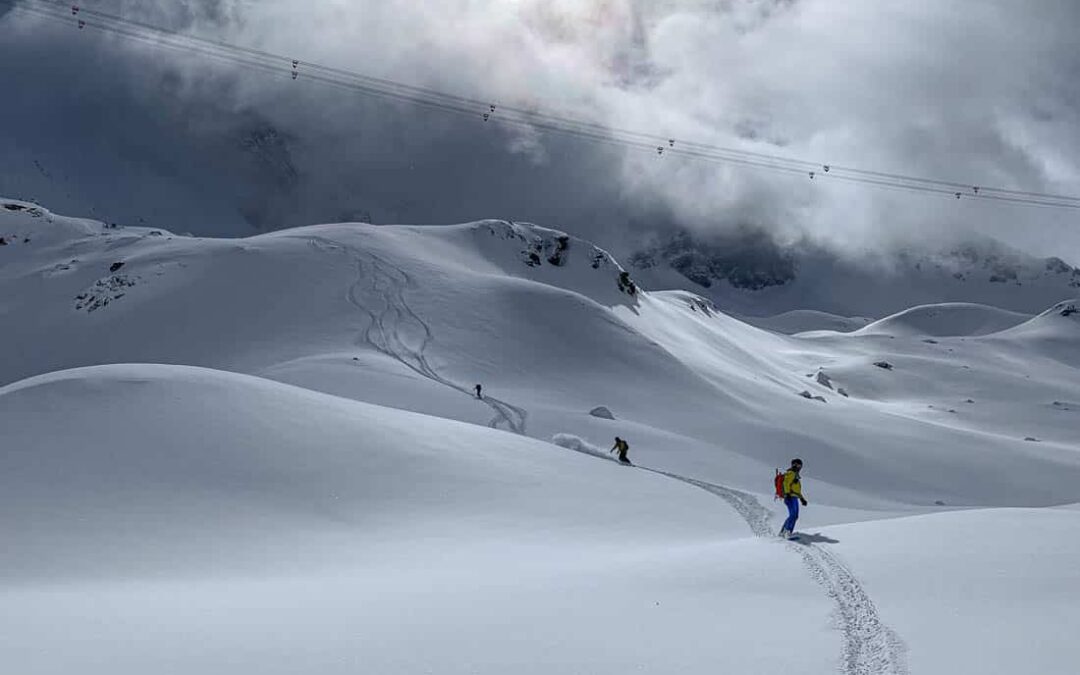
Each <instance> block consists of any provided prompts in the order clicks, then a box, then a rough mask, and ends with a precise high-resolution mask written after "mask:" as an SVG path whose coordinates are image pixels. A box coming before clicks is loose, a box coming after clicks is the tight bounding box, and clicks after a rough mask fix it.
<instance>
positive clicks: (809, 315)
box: [739, 309, 874, 335]
mask: <svg viewBox="0 0 1080 675" xmlns="http://www.w3.org/2000/svg"><path fill="white" fill-rule="evenodd" d="M739 318H740V319H741V320H742V321H745V322H746V323H749V324H750V325H752V326H757V327H758V328H764V329H766V330H771V331H774V332H776V333H783V334H784V335H795V334H797V333H806V332H809V331H816V330H831V331H836V332H838V333H850V332H851V331H854V330H858V329H860V328H862V327H864V326H866V325H868V324H871V323H873V321H874V320H873V319H870V318H868V317H865V316H838V315H836V314H829V313H828V312H818V311H815V310H812V309H793V310H790V311H787V312H781V313H780V314H776V315H775V316H767V317H755V316H742V315H740V316H739Z"/></svg>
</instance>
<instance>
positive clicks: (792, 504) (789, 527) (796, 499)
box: [780, 458, 806, 539]
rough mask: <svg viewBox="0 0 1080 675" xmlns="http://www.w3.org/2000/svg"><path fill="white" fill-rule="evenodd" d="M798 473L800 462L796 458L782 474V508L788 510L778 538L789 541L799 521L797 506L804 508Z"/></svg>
mask: <svg viewBox="0 0 1080 675" xmlns="http://www.w3.org/2000/svg"><path fill="white" fill-rule="evenodd" d="M800 471H802V460H801V459H798V458H796V459H793V460H791V468H790V469H788V470H787V471H786V472H785V473H784V482H783V485H782V488H781V490H782V492H783V495H784V506H786V507H787V510H788V517H787V520H785V521H784V526H783V527H782V528H780V536H781V537H783V538H784V539H791V535H792V532H794V530H795V521H796V520H798V519H799V504H800V503H801V504H802V505H803V506H806V499H805V498H804V497H803V495H802V482H801V481H800V479H799V472H800Z"/></svg>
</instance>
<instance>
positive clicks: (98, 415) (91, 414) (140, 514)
mask: <svg viewBox="0 0 1080 675" xmlns="http://www.w3.org/2000/svg"><path fill="white" fill-rule="evenodd" d="M0 201H2V202H3V204H5V208H3V209H0V237H3V238H4V244H5V245H3V246H0V317H2V320H3V325H4V330H3V331H2V332H0V385H6V386H4V387H3V388H0V428H3V429H4V430H5V435H4V439H5V443H4V453H3V455H2V457H0V461H2V462H3V466H0V481H2V483H0V488H2V489H0V494H2V495H3V496H2V497H0V499H2V500H3V501H4V504H5V509H4V514H5V515H4V518H5V526H6V527H5V531H6V532H9V533H10V541H12V542H14V544H13V545H12V546H10V547H7V548H6V549H5V552H4V553H3V554H0V567H2V568H3V570H4V577H5V579H9V580H10V581H8V582H6V583H5V585H4V587H3V589H2V590H3V592H4V593H5V597H6V598H7V601H6V603H5V604H6V606H9V607H15V608H17V610H18V611H16V612H14V613H9V614H8V616H9V617H10V618H8V619H5V620H4V628H3V631H0V632H3V633H4V634H6V635H11V636H14V638H13V640H12V642H13V644H15V645H18V651H17V652H16V654H17V658H18V659H19V662H20V663H24V664H26V666H27V667H26V668H25V669H26V670H36V671H38V672H61V671H68V670H71V669H72V668H74V667H76V664H83V665H84V666H85V664H87V663H95V664H106V663H108V664H110V666H117V664H119V666H118V667H119V669H120V672H127V671H130V672H144V671H145V670H146V669H148V668H149V669H152V670H154V671H155V672H160V671H161V668H162V666H161V664H162V662H163V661H162V659H161V658H155V657H158V656H160V655H161V654H165V655H167V656H168V658H167V659H165V660H164V661H165V662H167V663H168V664H169V665H168V666H165V670H166V672H174V671H175V672H191V671H192V670H200V671H203V672H226V671H229V672H236V671H237V670H252V671H255V670H257V671H259V672H295V670H296V669H297V668H301V667H302V668H305V669H315V670H319V671H320V672H338V671H341V672H344V671H346V670H349V671H350V672H353V671H355V668H356V666H357V664H360V663H363V664H364V665H365V666H367V667H368V668H370V669H372V670H373V671H379V672H403V673H412V672H417V673H420V672H462V673H465V672H470V673H488V672H491V673H495V672H500V673H501V672H506V671H507V670H512V671H514V672H536V673H550V672H590V673H604V672H612V673H614V672H624V671H626V670H628V669H631V670H638V671H642V672H686V673H697V672H701V673H705V672H715V671H716V670H718V669H719V670H724V671H732V672H767V671H768V670H771V669H773V664H774V662H775V653H776V652H775V645H776V642H777V640H783V641H785V644H786V645H788V647H789V648H791V649H795V650H797V651H798V653H799V654H800V661H801V663H802V669H803V670H808V671H809V672H830V671H834V670H836V669H839V670H840V672H845V673H900V672H908V669H909V668H910V672H920V673H922V672H931V673H954V672H958V670H957V669H966V668H971V669H974V670H978V671H979V672H984V673H1014V672H1018V669H1019V670H1020V671H1022V670H1023V668H1024V667H1025V665H1024V664H1030V663H1038V664H1039V672H1051V673H1052V672H1061V673H1065V672H1070V671H1069V668H1068V667H1067V666H1066V664H1068V663H1069V659H1068V658H1067V657H1066V655H1067V654H1068V652H1069V650H1070V649H1071V644H1072V640H1071V636H1069V635H1068V634H1067V633H1066V632H1065V631H1063V630H1062V631H1058V630H1056V629H1055V627H1059V626H1058V624H1056V623H1054V618H1055V617H1059V616H1060V615H1059V612H1060V611H1061V610H1062V608H1064V607H1069V606H1072V605H1075V602H1076V601H1077V600H1080V596H1078V595H1077V591H1075V590H1073V589H1076V588H1080V584H1077V583H1076V582H1077V581H1080V577H1078V573H1077V572H1076V571H1075V565H1073V564H1072V563H1071V562H1070V560H1072V559H1074V558H1075V555H1076V552H1077V550H1078V549H1077V545H1076V544H1075V543H1074V542H1075V540H1076V539H1075V537H1073V536H1071V535H1072V528H1074V527H1077V525H1076V519H1075V518H1073V517H1072V516H1073V513H1074V512H1073V511H1071V510H1068V509H1064V508H1060V507H1063V506H1067V505H1070V504H1075V503H1077V502H1080V493H1078V490H1077V488H1076V485H1078V484H1080V432H1078V430H1080V377H1078V375H1080V372H1078V371H1080V314H1078V313H1077V312H1076V311H1075V306H1076V302H1075V301H1066V302H1064V303H1061V304H1058V305H1054V306H1053V307H1052V308H1050V309H1047V307H1050V305H1051V304H1052V303H1046V307H1043V308H1042V309H1045V310H1046V311H1045V312H1042V313H1040V314H1039V315H1038V316H1030V317H1029V316H1025V315H1016V314H1015V313H1011V312H1006V311H1001V310H997V309H995V308H993V307H973V306H971V305H955V304H954V305H949V304H944V305H937V306H933V307H920V308H916V309H914V310H912V311H909V312H904V313H902V314H899V315H897V316H893V317H890V318H888V319H885V320H882V321H878V322H875V323H873V324H871V325H868V326H866V327H864V328H862V329H860V330H857V331H855V332H844V333H841V332H833V331H823V330H818V331H816V332H810V333H804V334H800V335H798V336H787V335H780V334H778V333H776V332H770V331H768V330H763V329H761V328H757V327H754V326H751V325H748V324H746V323H743V322H741V321H739V320H738V319H736V318H733V317H732V316H729V315H727V314H725V313H722V312H720V311H718V309H717V308H716V306H715V305H714V304H713V303H712V302H711V301H710V300H708V299H705V298H703V297H701V296H699V295H697V294H694V293H691V292H688V291H681V290H675V291H656V292H649V291H643V290H642V289H640V288H639V287H638V286H637V284H636V281H635V279H634V276H635V274H634V273H631V274H627V272H626V271H624V269H623V268H622V267H621V266H620V265H619V264H618V263H617V262H616V261H615V260H614V259H613V258H612V257H611V256H610V255H608V254H607V253H606V252H605V251H603V250H601V249H598V248H596V247H595V246H593V245H592V244H590V243H588V242H586V241H583V240H580V239H576V238H574V237H572V236H569V235H566V234H563V233H561V232H557V231H554V230H549V229H546V228H542V227H538V226H534V225H527V224H520V223H507V222H502V221H483V222H479V223H472V224H467V225H460V226H453V227H409V226H386V227H378V226H372V225H366V224H337V225H321V226H314V227H306V228H300V229H294V230H286V231H282V232H276V233H272V234H267V235H262V236H258V237H252V238H248V239H237V240H212V239H195V238H190V237H181V236H176V235H173V234H171V233H169V232H166V231H161V230H144V229H136V228H131V229H114V228H110V227H106V226H104V225H102V224H100V223H95V222H93V221H84V220H76V219H69V218H65V217H61V216H57V215H54V214H52V213H49V212H48V211H46V210H45V209H42V208H40V207H34V206H33V205H29V204H24V203H20V202H13V201H10V200H0ZM631 272H632V271H631ZM1032 314H1034V312H1032ZM103 364H117V365H103ZM140 364H143V365H140ZM153 364H159V365H153ZM160 364H172V365H160ZM72 369H74V370H72ZM478 383H479V384H481V385H482V386H483V397H482V398H478V397H477V396H476V394H475V393H474V391H473V387H474V385H476V384H478ZM328 394H329V395H328ZM598 406H604V407H606V408H607V409H608V410H609V411H610V412H611V413H612V417H614V419H605V418H603V417H598V416H594V415H590V414H589V411H591V410H593V409H594V408H596V407H598ZM463 423H464V424H463ZM488 427H490V428H488ZM615 435H620V436H622V437H624V438H626V439H628V440H629V442H630V446H631V449H630V458H631V460H632V461H634V462H635V464H637V465H638V466H639V467H642V468H643V469H644V470H636V469H632V468H628V467H623V466H619V465H618V463H616V462H612V461H605V459H602V458H603V457H610V455H608V454H607V452H606V450H607V448H609V447H610V446H611V443H612V439H613V438H614V436H615ZM556 437H557V440H558V443H554V444H553V443H551V442H550V441H551V440H552V439H553V438H556ZM793 456H801V457H802V458H803V459H805V460H806V469H805V471H804V482H805V485H806V491H807V495H808V496H809V498H810V500H811V504H810V506H809V507H808V508H807V509H806V510H805V512H804V514H803V518H802V520H801V521H800V527H799V529H800V530H802V531H803V532H804V539H803V541H802V543H783V542H777V541H774V540H773V538H772V537H771V535H772V534H773V533H774V532H775V530H776V529H778V527H779V521H778V520H777V519H776V517H775V515H776V512H777V511H776V508H775V506H774V504H773V503H772V502H771V496H770V495H769V492H770V490H771V481H772V476H773V469H774V468H776V467H781V466H786V465H787V461H788V460H790V459H791V457H793ZM33 505H36V506H33ZM1009 507H1012V508H1009ZM1017 507H1019V508H1017ZM75 514H79V515H78V516H76V515H75ZM999 523H1000V525H999ZM999 527H1000V529H998V528H999ZM979 535H983V536H979ZM946 537H954V538H955V539H954V540H955V541H956V543H957V545H956V546H950V545H948V544H946V545H945V546H944V548H945V549H946V551H945V552H943V553H942V555H941V556H940V557H936V556H935V555H934V553H935V552H936V551H939V550H941V549H942V546H943V544H942V542H943V540H946V541H947V539H945V538H946ZM1014 538H1015V540H1016V543H1015V544H1013V543H1010V542H1011V540H1012V539H1014ZM1034 548H1038V550H1039V551H1040V553H1039V561H1040V562H1039V565H1040V566H1041V567H1040V569H1041V570H1044V571H1045V573H1046V575H1054V576H1055V578H1056V581H1055V583H1054V588H1055V589H1056V590H1055V592H1054V593H1045V592H1044V590H1045V588H1046V585H1045V583H1044V582H1045V579H1046V576H1043V575H1038V576H1032V575H1031V574H1030V573H1029V565H1028V559H1029V555H1028V554H1027V553H1026V552H1027V551H1030V550H1034ZM885 552H887V553H885ZM938 563H940V564H938ZM934 565H937V566H936V567H934V572H933V575H931V576H929V577H928V575H927V567H928V566H934ZM987 565H990V566H991V567H992V569H993V575H992V576H993V582H994V583H993V587H992V588H991V587H990V584H989V583H988V581H987V579H988V577H987V575H985V574H981V573H978V572H977V571H976V572H974V573H973V572H972V570H980V569H983V568H985V567H986V566H987ZM928 578H932V579H933V583H934V584H935V586H933V587H930V586H927V583H928V582H927V579H928ZM121 581H122V582H123V583H120V582H121ZM72 587H75V588H78V589H79V592H77V593H74V594H72V593H66V594H65V593H62V592H60V591H59V590H58V589H61V588H72ZM945 587H947V588H948V589H949V594H947V595H943V594H941V593H940V592H938V590H936V589H939V588H945ZM1000 597H1004V598H1010V600H1009V602H1008V603H1004V602H999V600H998V598H1000ZM1024 599H1026V600H1027V602H1024V601H1023V600H1024ZM103 603H104V604H103ZM778 605H782V606H783V607H784V608H785V609H784V611H783V612H781V613H782V614H783V616H784V619H783V621H778V620H777V615H778V612H777V609H776V608H777V606H778ZM103 607H104V610H103V609H102V608H103ZM995 609H996V610H998V612H1000V613H1007V614H1008V617H1009V622H1010V623H1009V624H1006V623H1005V621H1004V619H1002V618H1001V616H1000V614H995V611H994V610H995ZM102 611H104V612H105V616H104V617H103V616H102V614H101V612H102ZM830 614H831V615H832V618H831V619H830ZM145 616H154V617H156V619H157V621H156V622H152V623H150V624H144V623H139V617H145ZM58 617H65V618H63V619H59V618H58ZM58 621H59V622H60V623H61V624H62V625H63V628H64V630H63V631H61V633H62V634H64V635H72V636H81V637H80V640H81V642H71V643H70V644H68V641H67V638H60V640H61V641H62V642H63V643H64V644H65V645H66V646H67V647H68V648H66V649H55V650H48V649H47V647H48V646H52V645H54V644H56V640H57V638H56V636H55V634H56V632H57V631H56V626H57V622H58ZM954 623H962V624H963V625H964V626H965V627H966V628H965V629H964V630H963V631H951V630H946V628H947V627H948V626H950V625H953V624H954ZM792 625H794V626H796V627H797V628H798V630H797V631H796V634H795V635H794V636H793V637H792V636H791V626H792ZM1007 625H1008V626H1012V627H1014V630H1011V631H1010V630H1006V627H1007ZM46 626H48V627H50V629H51V630H48V631H46V630H45V627H46ZM1017 626H1019V627H1020V628H1018V629H1017V628H1015V627H1017ZM132 631H135V632H136V633H137V634H138V635H139V638H140V641H139V642H140V645H142V646H141V647H140V648H139V649H134V650H132V649H126V648H124V649H121V646H122V645H123V644H125V643H126V642H128V641H127V640H121V639H120V636H122V635H125V634H127V635H130V633H131V632H132ZM178 633H182V634H185V635H191V636H193V637H195V638H197V639H196V640H195V641H193V643H195V644H198V645H200V648H195V649H182V650H181V649H180V646H179V645H177V643H176V642H175V640H172V639H171V638H170V636H173V635H176V634H178ZM987 635H992V636H993V640H991V641H987V640H985V637H986V636H987ZM1036 635H1037V636H1038V638H1039V649H1038V654H1035V653H1034V649H1033V647H1032V642H1033V638H1034V636H1036ZM110 645H112V646H110ZM223 664H227V666H228V667H225V666H224V665H223ZM1058 666H1060V668H1058ZM1055 668H1057V669H1055ZM169 669H171V670H169ZM114 670H116V669H115V668H114Z"/></svg>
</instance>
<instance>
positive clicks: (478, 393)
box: [476, 385, 484, 399]
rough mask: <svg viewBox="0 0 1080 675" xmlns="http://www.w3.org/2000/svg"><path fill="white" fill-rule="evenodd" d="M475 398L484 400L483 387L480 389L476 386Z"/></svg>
mask: <svg viewBox="0 0 1080 675" xmlns="http://www.w3.org/2000/svg"><path fill="white" fill-rule="evenodd" d="M476 398H480V399H482V398H484V394H483V387H481V386H480V385H476Z"/></svg>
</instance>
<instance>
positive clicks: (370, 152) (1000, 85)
mask: <svg viewBox="0 0 1080 675" xmlns="http://www.w3.org/2000/svg"><path fill="white" fill-rule="evenodd" d="M84 6H86V7H88V8H98V9H102V10H103V11H110V12H116V13H123V14H124V15H125V16H130V17H133V18H139V19H142V20H145V21H149V22H153V23H158V24H162V25H168V26H170V27H172V28H178V29H184V30H187V31H191V32H193V33H197V34H200V35H204V36H212V37H214V38H217V39H222V40H227V41H229V42H233V43H237V44H244V45H251V46H257V47H259V48H262V49H265V50H268V51H272V52H275V53H282V54H289V55H295V56H296V57H297V58H300V59H302V60H308V61H313V62H319V63H324V64H327V65H333V66H337V67H341V68H347V69H350V70H355V71H359V72H363V73H368V74H372V75H378V76H381V77H386V78H392V79H395V80H400V81H405V82H410V83H416V84H422V85H425V86H429V87H433V88H438V89H442V90H446V91H449V92H454V93H459V94H462V95H466V96H470V97H476V98H479V99H483V100H492V101H497V102H500V103H503V104H520V105H539V106H542V107H543V108H545V109H549V110H552V111H554V112H558V113H560V114H565V115H572V116H575V117H588V118H592V119H596V120H597V121H600V122H603V123H605V124H609V125H614V126H618V127H621V128H631V129H639V130H641V131H646V132H649V133H657V134H660V135H663V136H668V135H670V136H675V137H679V138H687V139H695V140H699V141H701V142H706V143H715V144H720V145H725V146H737V147H742V148H745V149H747V150H753V151H758V152H768V153H775V154H783V155H790V156H793V157H799V158H805V159H810V160H814V161H821V162H828V163H832V164H837V165H849V166H857V167H861V168H868V169H875V170H882V171H891V172H901V173H907V174H916V175H925V176H928V177H934V178H943V179H948V180H958V181H960V182H965V183H972V184H982V185H996V186H1001V187H1010V188H1018V189H1027V190H1039V191H1048V192H1061V193H1068V194H1074V195H1075V194H1080V48H1078V46H1077V45H1078V44H1080V40H1078V39H1077V29H1078V27H1080V3H1077V2H1075V0H1036V1H1034V2H1022V1H1021V0H952V1H942V0H936V1H918V0H874V1H873V2H862V1H858V2H856V1H850V2H846V1H842V0H501V1H496V0H439V1H438V2H421V1H420V0H304V1H301V0H259V1H258V2H255V1H251V0H245V1H241V0H187V1H183V0H168V1H167V2H166V1H164V0H162V1H161V2H157V3H155V2H151V1H149V0H138V1H136V0H97V1H94V0H88V1H87V2H85V3H84ZM6 9H7V8H6V5H3V4H0V13H4V16H2V17H0V24H2V25H0V28H2V29H3V34H4V36H5V38H4V39H3V40H0V58H3V61H4V63H5V64H6V66H5V68H4V69H3V70H2V71H0V87H2V90H3V91H4V92H5V96H4V105H3V106H0V124H2V131H0V156H2V157H4V160H3V161H2V166H0V193H3V194H7V195H9V196H22V197H34V198H37V199H38V200H40V201H41V202H42V203H44V204H46V205H47V206H50V207H51V208H53V209H54V210H58V211H63V210H67V211H69V212H71V211H75V212H78V211H80V210H84V211H87V212H89V211H90V210H93V214H94V215H96V216H97V217H101V218H106V219H117V220H121V221H125V222H135V221H136V220H137V219H138V218H144V219H146V221H147V222H153V223H155V224H159V225H161V226H165V227H170V228H173V229H177V230H181V231H184V230H188V231H193V232H197V233H233V234H235V233H242V232H244V231H246V230H248V229H249V228H250V227H252V224H254V225H255V226H258V227H262V228H269V227H280V226H284V225H295V224H304V223H309V222H316V221H325V220H336V219H339V218H357V219H358V218H362V217H365V218H366V217H370V218H371V219H373V220H376V221H380V222H425V223H437V222H454V221H462V220H470V219H477V218H484V217H495V218H512V219H518V220H532V221H536V222H541V223H543V224H547V225H552V226H555V227H561V228H563V229H567V230H570V231H573V232H578V233H582V234H585V235H587V236H592V237H596V238H598V239H600V240H601V241H602V242H604V243H607V244H608V245H610V246H615V242H617V241H618V240H620V239H621V238H624V237H623V235H630V236H636V235H637V234H639V233H641V232H643V231H647V230H649V229H666V228H669V227H683V228H692V229H695V230H696V231H700V232H709V231H716V230H719V229H722V228H731V227H735V226H744V225H753V226H760V227H765V228H768V229H769V230H770V231H773V232H775V233H777V236H778V237H780V238H793V237H801V236H811V237H813V238H816V239H821V240H824V241H830V242H834V243H837V244H840V245H843V246H846V247H858V246H862V245H865V244H867V243H871V244H874V243H878V244H881V243H891V242H893V241H896V240H900V241H909V240H916V241H921V240H925V239H926V238H927V236H928V235H933V236H943V235H945V234H947V233H950V232H961V231H966V230H976V231H981V232H985V233H987V234H991V235H994V236H998V237H1000V238H1003V239H1006V240H1007V241H1010V242H1011V243H1014V244H1017V245H1021V246H1024V247H1026V248H1029V249H1031V250H1033V251H1035V252H1038V253H1044V254H1045V253H1054V254H1057V255H1061V256H1062V257H1065V258H1067V259H1069V260H1070V261H1071V262H1073V263H1074V264H1080V211H1077V210H1057V209H1046V208H1023V207H1016V206H1007V205H999V204H986V203H973V202H971V201H970V200H962V201H959V202H957V201H956V200H950V199H946V198H941V197H936V196H923V195H917V194H916V195H909V194H905V193H895V192H892V191H888V190H880V189H874V188H865V187H853V186H848V185H838V184H835V183H832V184H830V183H828V182H827V181H822V180H815V181H813V182H811V181H810V180H809V179H806V180H803V179H801V178H798V177H796V178H791V177H787V176H784V175H779V174H774V173H771V172H761V171H756V170H748V169H746V168H742V167H735V166H725V165H718V164H714V163H701V162H693V161H687V160H680V159H677V158H675V157H657V156H656V155H655V154H652V153H642V152H640V151H637V150H627V149H622V148H618V147H609V146H604V145H596V144H590V143H585V142H581V141H579V140H574V139H569V138H565V137H558V136H553V135H549V134H545V133H536V132H528V131H523V130H520V129H507V128H500V127H498V126H497V125H492V124H484V123H482V122H480V121H478V120H479V113H480V112H481V111H477V116H476V118H464V117H456V116H453V115H447V114H446V113H442V112H436V111H428V110H424V109H421V108H417V107H415V106H408V105H401V104H388V103H385V102H380V101H374V100H371V99H369V98H365V97H363V96H360V95H358V94H356V93H353V92H347V91H339V90H336V89H334V88H329V87H326V86H323V85H319V84H317V83H313V82H310V81H309V82H306V83H305V82H302V81H300V80H298V81H297V82H292V81H291V80H289V79H288V78H287V77H284V78H277V77H269V76H266V75H263V74H260V73H258V72H255V71H250V70H246V69H240V68H236V67H233V66H229V65H222V64H215V63H213V62H210V61H207V60H206V59H205V58H203V57H199V56H197V55H191V54H176V53H173V52H169V51H162V50H160V49H155V48H151V47H147V46H145V45H140V44H135V43H132V42H130V41H125V40H120V39H117V38H111V37H108V36H103V35H102V34H100V33H99V32H96V31H93V30H92V29H87V30H85V31H78V30H77V29H75V27H74V26H73V25H72V24H71V22H67V23H63V24H61V23H54V22H44V21H41V20H39V19H35V18H33V17H26V16H24V15H22V14H20V13H18V12H9V11H6Z"/></svg>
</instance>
